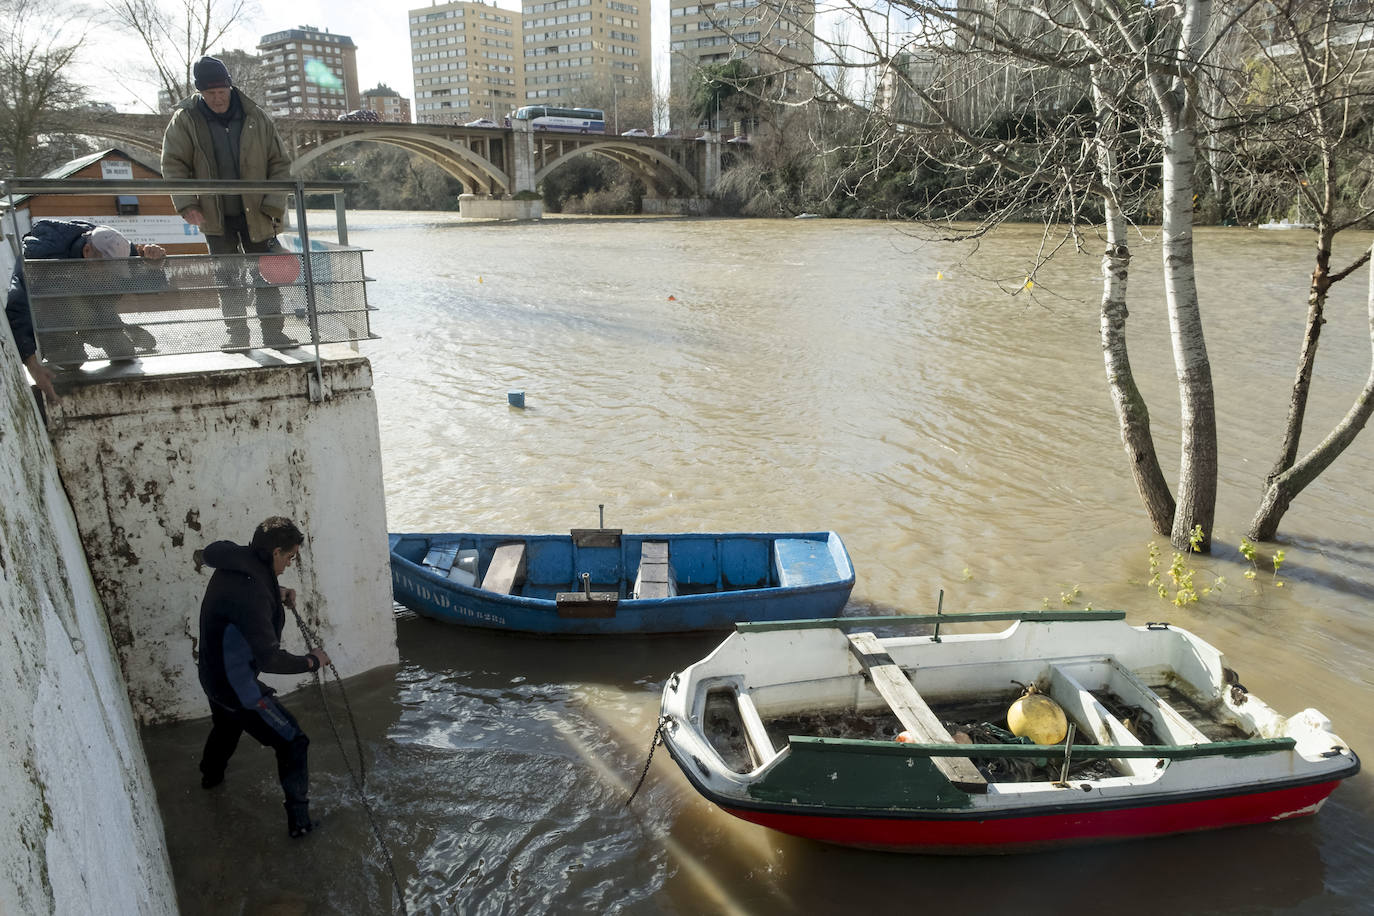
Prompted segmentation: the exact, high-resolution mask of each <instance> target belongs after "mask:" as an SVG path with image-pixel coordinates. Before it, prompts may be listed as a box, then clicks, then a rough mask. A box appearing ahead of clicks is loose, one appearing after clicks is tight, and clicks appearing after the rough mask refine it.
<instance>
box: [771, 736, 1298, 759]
mask: <svg viewBox="0 0 1374 916" xmlns="http://www.w3.org/2000/svg"><path fill="white" fill-rule="evenodd" d="M787 742H788V745H789V746H790V747H803V748H805V749H807V750H815V749H819V748H825V749H828V750H830V751H833V752H836V753H841V754H846V753H848V754H872V753H878V754H891V755H894V756H898V757H905V756H911V757H1031V758H1043V757H1063V756H1064V752H1065V747H1064V745H1062V744H903V743H900V742H897V741H870V740H867V739H863V738H816V737H813V736H810V735H789V736H788V738H787ZM1296 746H1297V741H1296V740H1294V739H1292V738H1251V739H1246V740H1240V741H1210V742H1208V743H1207V744H1141V745H1119V744H1075V745H1073V747H1072V749H1071V751H1070V756H1071V757H1072V758H1073V759H1074V760H1102V759H1111V758H1113V757H1119V758H1124V757H1145V758H1149V757H1162V758H1165V759H1168V760H1191V759H1195V758H1198V757H1248V756H1250V755H1252V754H1271V753H1274V752H1275V751H1288V750H1292V749H1293V748H1294V747H1296Z"/></svg>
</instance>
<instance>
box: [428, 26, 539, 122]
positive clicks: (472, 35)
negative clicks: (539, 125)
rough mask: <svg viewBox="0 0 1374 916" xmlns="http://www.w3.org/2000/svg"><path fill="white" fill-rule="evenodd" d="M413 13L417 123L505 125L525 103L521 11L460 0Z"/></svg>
mask: <svg viewBox="0 0 1374 916" xmlns="http://www.w3.org/2000/svg"><path fill="white" fill-rule="evenodd" d="M408 15H409V17H410V65H411V70H412V72H413V74H414V77H415V120H416V122H417V123H420V124H463V123H465V122H467V121H472V120H476V119H478V118H490V119H491V120H493V121H495V122H496V123H498V124H500V123H501V119H502V118H503V117H505V115H506V113H507V112H509V111H510V110H511V109H513V108H516V107H518V106H519V105H520V104H521V101H520V100H521V98H522V97H523V95H524V81H523V79H522V74H521V72H520V50H521V49H520V18H521V17H520V14H519V13H516V12H512V11H510V10H504V9H501V8H499V7H497V6H493V5H488V4H485V3H479V2H468V0H455V2H453V3H435V4H434V5H432V6H426V7H420V8H419V9H413V10H410V12H409V14H408Z"/></svg>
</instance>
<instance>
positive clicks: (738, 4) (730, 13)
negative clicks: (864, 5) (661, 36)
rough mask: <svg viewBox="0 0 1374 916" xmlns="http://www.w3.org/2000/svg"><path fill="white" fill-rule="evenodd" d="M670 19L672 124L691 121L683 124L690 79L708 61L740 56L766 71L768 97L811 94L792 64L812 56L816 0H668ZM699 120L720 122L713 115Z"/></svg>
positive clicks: (716, 126)
mask: <svg viewBox="0 0 1374 916" xmlns="http://www.w3.org/2000/svg"><path fill="white" fill-rule="evenodd" d="M668 22H669V27H668V31H669V33H670V37H669V50H670V51H671V54H672V58H671V67H670V72H669V78H670V80H671V88H670V93H671V95H670V109H671V111H670V115H671V118H672V122H673V126H674V127H691V126H695V125H693V124H688V123H687V122H688V120H690V115H689V114H688V111H687V108H688V105H689V104H690V99H691V97H692V91H693V80H694V78H695V76H696V74H697V72H698V71H699V70H700V69H701V68H703V67H707V66H710V65H712V64H724V63H728V62H729V61H731V60H735V59H739V60H742V61H744V62H745V63H746V64H748V65H749V68H750V69H751V70H752V71H753V72H755V73H758V74H761V75H763V76H764V80H763V83H762V85H761V86H760V87H759V92H760V94H762V95H764V96H765V97H767V98H772V99H775V100H778V101H784V102H795V101H800V100H802V99H804V98H806V97H807V96H808V95H809V94H810V93H811V81H810V79H809V78H808V77H807V74H806V73H805V72H804V71H797V70H794V69H791V66H792V65H793V64H810V63H812V62H814V61H815V50H814V48H813V41H814V39H813V34H814V31H815V22H816V4H815V0H763V2H760V0H720V2H719V3H711V2H700V0H672V2H671V6H670V12H669V19H668ZM780 58H781V59H780ZM701 124H702V126H707V127H711V128H713V129H720V128H722V127H723V126H724V125H722V124H718V123H716V120H715V118H714V116H712V115H708V116H706V117H705V118H703V119H702V121H701Z"/></svg>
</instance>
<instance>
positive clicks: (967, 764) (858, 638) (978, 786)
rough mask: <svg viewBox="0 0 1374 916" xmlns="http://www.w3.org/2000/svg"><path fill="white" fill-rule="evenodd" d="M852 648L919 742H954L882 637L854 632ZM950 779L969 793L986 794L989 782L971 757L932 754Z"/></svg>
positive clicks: (942, 771)
mask: <svg viewBox="0 0 1374 916" xmlns="http://www.w3.org/2000/svg"><path fill="white" fill-rule="evenodd" d="M849 649H850V651H851V652H853V653H854V656H855V657H856V658H857V659H858V660H859V663H860V664H861V665H863V668H864V672H865V673H866V674H867V675H868V677H869V680H870V681H871V682H872V683H873V689H874V690H876V691H878V694H879V695H880V696H881V697H882V698H883V699H884V700H886V701H887V705H888V706H889V707H890V708H891V709H892V713H893V715H895V716H896V717H897V719H898V721H900V722H901V723H902V728H904V729H906V730H907V731H909V732H911V733H912V734H913V735H914V736H915V737H916V740H917V743H919V744H954V737H953V736H952V735H950V733H949V729H947V728H945V726H944V724H943V723H942V722H941V721H940V717H939V716H937V715H935V713H934V711H933V710H931V708H930V706H929V705H928V704H927V703H926V701H925V700H924V699H922V698H921V695H920V694H919V693H917V692H916V687H915V686H914V685H913V684H912V683H911V680H910V678H908V677H907V676H906V672H904V671H903V670H902V669H901V666H900V665H898V664H897V663H896V662H894V661H893V660H892V656H890V655H888V654H887V650H886V649H884V648H883V644H882V643H881V642H880V641H879V640H878V637H876V636H874V635H873V634H872V633H850V634H849ZM930 762H931V763H933V764H935V768H936V769H938V770H939V771H940V772H941V773H942V774H943V775H944V777H945V778H946V779H948V780H949V781H950V782H951V783H953V784H954V785H955V786H956V787H958V788H960V789H963V790H964V791H965V792H976V793H984V792H986V791H987V789H988V781H987V779H986V778H985V777H984V776H983V774H982V773H981V772H979V770H978V767H976V766H975V765H974V763H973V761H972V760H969V759H968V758H967V757H931V758H930Z"/></svg>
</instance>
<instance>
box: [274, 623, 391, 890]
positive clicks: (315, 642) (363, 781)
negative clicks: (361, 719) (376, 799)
mask: <svg viewBox="0 0 1374 916" xmlns="http://www.w3.org/2000/svg"><path fill="white" fill-rule="evenodd" d="M291 614H292V616H294V617H295V618H296V626H298V627H300V628H301V635H302V636H304V637H305V643H306V645H307V646H320V645H323V643H321V642H320V639H319V637H318V636H317V635H316V634H315V632H314V631H313V630H311V629H310V627H308V626H306V623H305V620H304V619H303V618H302V617H301V614H300V611H297V610H296V609H295V608H292V609H291ZM329 671H330V673H331V674H333V675H334V681H335V682H336V683H337V684H338V685H339V696H340V697H342V698H343V704H344V709H345V710H346V711H347V713H348V727H349V728H350V729H352V730H353V742H354V746H355V747H356V748H357V750H358V772H357V773H356V774H355V773H354V772H353V764H352V763H351V762H350V761H349V759H348V753H347V752H346V751H345V750H344V743H343V736H342V735H341V734H339V726H338V723H336V722H335V721H334V713H333V712H332V711H331V710H330V708H329V698H328V696H327V695H326V693H325V690H324V676H323V675H321V674H320V669H319V668H316V669H315V683H316V684H318V685H319V688H320V704H321V705H322V706H323V707H324V715H325V718H326V719H328V720H329V729H330V731H332V732H333V733H334V741H335V743H336V744H338V745H339V756H341V757H342V758H343V762H344V769H346V770H348V778H349V781H350V782H352V783H353V789H354V791H356V792H357V793H358V801H359V802H361V803H362V806H363V811H364V812H365V813H366V814H367V822H368V825H369V826H370V827H371V828H372V836H373V837H374V838H375V839H376V840H377V846H378V848H379V849H381V851H382V858H383V859H384V860H385V861H386V870H387V872H388V873H390V875H391V884H392V886H393V887H395V888H396V905H397V906H398V907H400V910H401V916H409V912H410V911H409V910H408V909H406V895H405V890H404V888H402V886H401V879H400V877H399V876H398V875H397V874H396V863H395V862H394V861H392V858H391V849H390V848H388V847H387V845H386V839H385V838H384V837H383V836H382V829H381V827H380V826H379V825H378V824H377V815H376V814H375V813H374V812H373V810H372V806H371V805H370V804H368V801H367V795H366V794H365V789H366V785H367V769H366V764H365V763H364V758H363V740H362V737H361V735H359V733H358V723H357V722H356V721H355V720H354V718H353V707H352V706H351V705H349V702H348V692H347V691H346V690H344V685H343V678H341V677H340V676H339V669H338V668H336V667H334V662H333V661H332V660H331V661H330V662H329Z"/></svg>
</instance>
